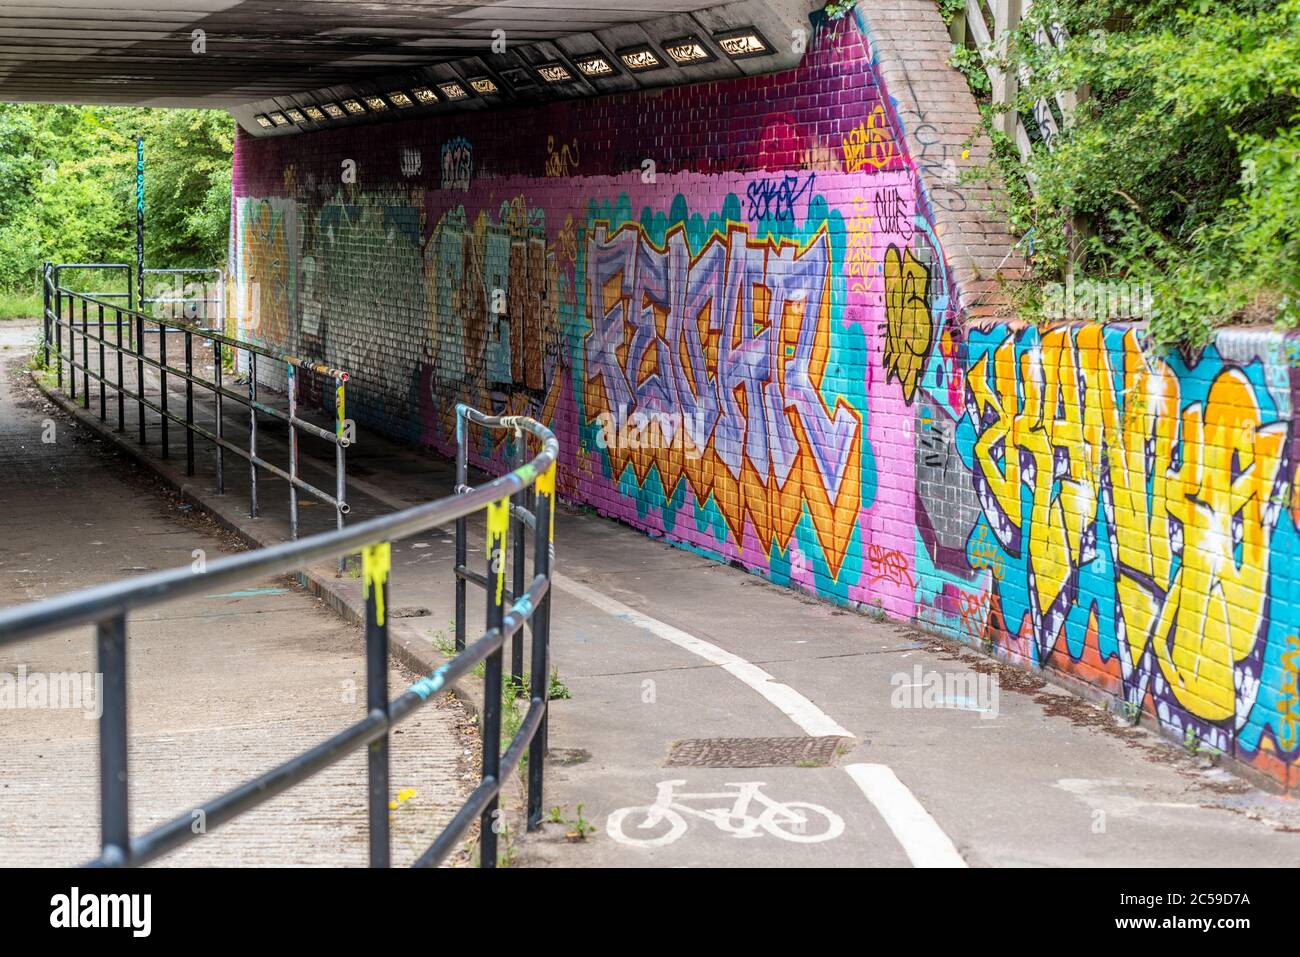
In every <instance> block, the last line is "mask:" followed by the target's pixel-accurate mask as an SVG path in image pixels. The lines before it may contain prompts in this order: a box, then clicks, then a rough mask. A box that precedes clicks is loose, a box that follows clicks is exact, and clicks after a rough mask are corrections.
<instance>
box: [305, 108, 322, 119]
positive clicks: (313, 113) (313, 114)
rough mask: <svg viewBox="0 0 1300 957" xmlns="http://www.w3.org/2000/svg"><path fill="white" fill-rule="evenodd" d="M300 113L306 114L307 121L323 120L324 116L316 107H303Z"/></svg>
mask: <svg viewBox="0 0 1300 957" xmlns="http://www.w3.org/2000/svg"><path fill="white" fill-rule="evenodd" d="M302 111H303V112H304V113H306V114H307V119H309V120H317V121H319V120H323V119H325V114H324V113H322V112H321V111H320V107H318V106H304V107H303V108H302Z"/></svg>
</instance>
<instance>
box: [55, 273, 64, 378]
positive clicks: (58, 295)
mask: <svg viewBox="0 0 1300 957" xmlns="http://www.w3.org/2000/svg"><path fill="white" fill-rule="evenodd" d="M54 354H55V355H56V356H58V357H59V373H58V382H59V391H60V392H62V391H63V289H62V287H61V286H59V274H58V271H57V270H56V271H55V273H54Z"/></svg>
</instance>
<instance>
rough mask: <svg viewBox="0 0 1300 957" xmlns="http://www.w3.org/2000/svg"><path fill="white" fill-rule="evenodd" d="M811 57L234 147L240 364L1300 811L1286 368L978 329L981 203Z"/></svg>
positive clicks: (875, 92)
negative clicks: (458, 426) (744, 72)
mask: <svg viewBox="0 0 1300 957" xmlns="http://www.w3.org/2000/svg"><path fill="white" fill-rule="evenodd" d="M813 26H814V27H815V29H814V31H813V33H812V40H811V42H810V45H809V49H808V52H807V54H806V55H805V59H804V61H803V63H802V64H801V65H800V66H799V67H798V68H797V69H795V70H793V71H789V72H787V73H782V74H777V75H774V76H764V77H751V78H744V79H738V80H733V81H726V82H717V83H708V84H699V85H696V86H688V87H678V88H672V89H667V90H663V91H659V92H658V93H656V94H655V95H654V96H646V95H644V94H636V95H621V96H610V97H603V98H599V99H594V100H586V101H574V102H572V103H568V104H564V105H555V106H550V107H540V108H536V109H533V110H512V111H494V112H488V113H483V114H479V115H463V116H460V115H458V116H447V117H439V118H436V119H432V120H417V121H409V122H405V123H396V124H387V125H385V126H383V127H369V128H363V129H361V130H340V131H337V132H321V133H314V134H307V135H303V136H298V137H290V138H277V139H271V140H252V139H249V138H241V139H240V141H239V144H238V149H237V156H236V172H235V195H236V200H235V203H236V225H235V248H234V249H233V250H232V261H233V263H234V264H235V268H236V271H237V279H238V288H239V289H240V296H241V297H242V298H241V302H244V301H245V300H246V302H247V305H246V311H247V310H252V309H253V304H254V303H255V304H256V310H257V315H256V316H254V317H252V318H247V317H246V318H245V320H244V321H243V323H244V324H243V325H242V326H241V327H240V333H241V334H243V335H246V336H250V337H253V338H257V339H259V340H261V341H266V342H270V343H273V344H275V345H278V346H280V347H282V348H285V349H289V350H292V351H294V352H296V353H299V354H306V355H310V356H313V357H315V358H319V359H321V360H323V361H325V362H327V363H329V364H331V365H335V366H339V367H341V368H345V369H347V370H349V372H350V373H351V375H352V380H351V383H350V390H351V391H350V401H351V402H352V409H351V410H350V411H352V412H353V413H354V414H355V415H356V416H357V417H358V420H359V424H360V425H361V426H362V427H363V428H367V427H368V428H373V429H376V430H381V431H383V432H386V433H388V434H390V435H394V436H397V437H399V438H403V439H407V440H409V441H412V442H419V443H422V444H424V445H427V446H429V447H432V448H435V449H438V450H440V451H442V452H450V451H451V450H452V448H453V441H454V436H453V428H454V426H453V410H454V407H455V404H456V403H457V402H468V403H470V404H472V405H475V406H477V407H479V408H484V409H491V410H494V411H501V410H505V409H509V410H511V411H515V412H526V413H528V414H531V415H534V416H536V417H538V418H540V419H542V420H543V421H545V422H547V423H548V424H549V425H550V426H551V427H552V428H553V429H554V430H555V431H556V433H557V434H558V435H559V436H560V439H561V446H562V452H561V461H560V469H559V476H558V481H559V484H560V491H561V494H562V495H563V496H565V497H567V498H569V499H571V500H574V501H578V502H584V503H588V504H590V505H592V506H594V507H595V508H596V509H598V510H599V511H600V512H601V513H602V514H605V515H609V516H613V517H616V518H619V519H621V520H623V521H626V522H628V523H630V524H632V525H634V526H636V527H638V528H640V529H643V530H645V531H647V532H649V533H651V534H654V535H659V536H663V537H665V538H666V539H668V540H670V541H673V542H675V543H677V544H680V545H682V546H684V547H689V548H692V549H695V550H698V551H700V552H702V553H705V554H708V555H711V556H715V557H718V558H720V559H723V560H727V561H737V562H739V563H741V564H743V565H744V566H745V567H747V568H749V569H751V570H753V571H755V572H757V573H759V574H762V575H764V576H767V577H769V578H770V579H772V580H773V581H775V582H778V583H781V584H791V585H794V586H796V587H799V588H802V589H804V590H807V591H809V592H812V593H815V594H817V595H820V596H822V597H824V598H827V599H828V600H832V601H835V602H838V603H842V604H846V605H851V606H856V607H860V608H863V609H868V610H879V611H881V612H884V613H886V614H888V615H890V616H892V617H894V618H897V619H901V620H905V621H914V622H917V623H920V624H922V625H923V626H925V627H927V628H929V629H932V630H936V631H939V632H942V633H945V634H948V635H951V636H954V637H959V638H961V639H963V640H965V641H969V642H973V643H977V644H980V645H982V646H984V647H986V648H989V649H990V650H994V651H996V652H998V653H1000V654H1002V655H1004V656H1008V657H1011V658H1013V659H1015V660H1018V661H1022V662H1024V663H1026V664H1028V665H1033V666H1041V667H1046V668H1054V669H1057V670H1059V671H1061V672H1063V673H1068V674H1070V675H1072V676H1074V677H1076V678H1078V679H1080V680H1083V681H1086V682H1088V683H1090V684H1092V685H1094V686H1097V687H1099V688H1102V689H1104V690H1106V691H1108V692H1110V693H1112V694H1114V695H1115V696H1117V697H1119V698H1121V699H1122V700H1124V701H1126V702H1128V703H1129V707H1130V708H1132V709H1142V710H1143V711H1145V712H1148V713H1150V714H1152V715H1155V716H1157V718H1158V720H1159V721H1160V722H1161V723H1162V724H1163V725H1164V726H1165V727H1166V728H1167V729H1168V730H1170V731H1171V732H1173V733H1176V734H1179V735H1180V736H1182V735H1186V736H1189V737H1190V738H1194V739H1196V740H1197V741H1199V742H1201V743H1202V744H1203V745H1204V746H1208V747H1214V748H1219V749H1222V750H1224V751H1227V752H1230V753H1232V754H1234V755H1235V756H1237V757H1239V758H1241V759H1242V760H1245V761H1247V762H1250V763H1253V764H1255V765H1256V766H1258V767H1260V768H1261V769H1263V770H1265V771H1267V772H1269V773H1271V774H1273V775H1274V776H1276V777H1279V778H1282V779H1285V778H1286V777H1287V775H1288V774H1289V773H1291V772H1290V769H1291V768H1292V766H1293V762H1294V761H1295V758H1296V751H1297V748H1300V733H1298V730H1297V726H1296V722H1297V720H1300V692H1298V691H1297V680H1296V674H1297V670H1298V669H1300V611H1297V610H1296V599H1294V598H1293V596H1292V590H1293V587H1294V586H1293V582H1294V580H1295V575H1294V574H1293V572H1292V561H1293V560H1292V559H1291V557H1290V556H1292V555H1295V554H1298V552H1297V544H1300V542H1298V541H1297V539H1300V534H1298V532H1297V522H1298V521H1300V496H1297V493H1296V484H1295V483H1294V481H1293V478H1294V469H1295V466H1296V463H1297V461H1300V460H1297V458H1296V457H1295V456H1294V455H1293V450H1294V449H1295V448H1296V442H1297V435H1300V433H1297V431H1296V429H1295V428H1293V416H1292V403H1293V394H1294V390H1295V389H1296V388H1300V377H1298V376H1296V375H1293V374H1292V365H1293V363H1292V362H1290V361H1289V360H1290V357H1289V356H1288V355H1287V354H1286V350H1285V348H1284V344H1283V342H1282V340H1280V339H1279V338H1277V337H1274V336H1270V335H1263V334H1254V335H1252V334H1248V333H1242V332H1237V333H1224V334H1223V335H1221V336H1220V338H1219V341H1218V342H1217V343H1216V345H1214V346H1212V347H1210V348H1208V349H1206V350H1205V351H1204V352H1202V353H1201V354H1199V355H1196V356H1185V355H1174V354H1169V355H1166V354H1156V353H1155V352H1154V351H1153V350H1151V349H1150V348H1149V347H1148V345H1147V343H1146V342H1145V340H1144V336H1143V334H1142V331H1141V330H1140V329H1139V328H1136V327H1131V326H1128V325H1124V324H1112V325H1109V326H1102V325H1097V324H1086V323H1084V324H1073V325H1062V326H1060V327H1056V328H1052V329H1047V330H1042V331H1039V330H1027V329H1020V328H1013V327H1011V326H996V327H994V328H991V329H986V330H975V329H967V328H965V327H964V326H963V324H962V323H961V321H960V319H959V317H958V316H957V315H955V304H956V302H957V295H956V293H957V290H956V289H954V288H953V280H952V277H951V273H950V270H949V267H948V264H947V263H946V261H945V258H944V254H943V247H942V243H941V242H940V240H939V239H938V238H937V237H936V235H935V232H936V231H935V229H934V226H933V216H932V215H931V213H930V210H931V205H930V204H931V203H932V202H939V203H942V204H952V203H960V202H962V197H961V188H960V186H957V185H953V184H946V185H945V186H944V187H943V188H942V190H941V193H942V195H939V196H934V195H932V194H930V193H928V192H927V191H926V189H924V188H923V186H922V184H921V182H920V181H919V179H918V175H917V172H916V164H915V163H914V162H913V160H912V158H911V157H910V156H909V155H908V153H907V150H906V147H905V146H904V144H903V139H902V136H901V134H900V126H899V119H898V116H897V113H896V111H895V109H894V107H893V104H892V102H891V100H890V98H889V96H888V91H886V90H884V89H883V88H882V86H881V82H880V79H879V75H878V72H877V70H876V68H875V66H874V64H873V61H872V55H871V50H870V47H869V44H868V42H867V38H866V35H865V34H864V32H863V30H862V29H861V25H860V24H858V23H857V22H855V21H854V20H853V19H851V18H850V19H846V20H844V21H840V22H837V23H834V24H829V23H818V24H814V25H813ZM377 129H382V130H383V131H384V136H382V137H377V136H375V135H374V131H375V130H377ZM936 149H945V147H942V146H941V145H939V146H936ZM930 159H933V157H931V158H930ZM349 164H350V165H349ZM349 169H350V170H351V174H352V178H351V179H349V178H348V173H349ZM484 441H488V440H487V439H485V440H484ZM508 451H509V450H508V449H507V448H506V447H505V446H504V445H497V446H493V445H485V446H484V447H482V448H480V449H479V450H478V453H479V455H478V461H479V464H482V465H486V466H492V465H494V464H495V465H498V466H499V465H500V464H501V463H502V462H503V461H504V460H505V457H506V455H507V454H508Z"/></svg>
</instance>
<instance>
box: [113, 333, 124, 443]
mask: <svg viewBox="0 0 1300 957" xmlns="http://www.w3.org/2000/svg"><path fill="white" fill-rule="evenodd" d="M113 312H114V315H115V317H116V319H117V322H116V326H117V431H119V432H124V431H125V430H126V391H125V390H126V383H125V382H123V381H122V372H123V369H122V310H121V309H116V308H115V309H114V310H113Z"/></svg>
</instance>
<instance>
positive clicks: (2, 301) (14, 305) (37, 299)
mask: <svg viewBox="0 0 1300 957" xmlns="http://www.w3.org/2000/svg"><path fill="white" fill-rule="evenodd" d="M44 308H45V303H44V300H43V299H42V298H41V294H40V293H39V292H36V291H34V290H30V289H0V320H5V319H35V318H39V317H40V315H41V310H42V309H44Z"/></svg>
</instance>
